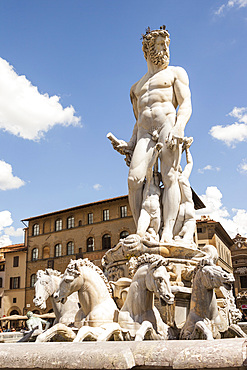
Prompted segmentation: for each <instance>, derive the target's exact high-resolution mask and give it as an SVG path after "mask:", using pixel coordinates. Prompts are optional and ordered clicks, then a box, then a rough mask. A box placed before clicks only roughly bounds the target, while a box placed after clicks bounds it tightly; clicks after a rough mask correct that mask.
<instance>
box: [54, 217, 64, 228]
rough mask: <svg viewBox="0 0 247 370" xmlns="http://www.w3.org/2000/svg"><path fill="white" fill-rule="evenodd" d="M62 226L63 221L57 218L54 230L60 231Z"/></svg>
mask: <svg viewBox="0 0 247 370" xmlns="http://www.w3.org/2000/svg"><path fill="white" fill-rule="evenodd" d="M62 228H63V221H62V220H61V218H60V219H59V220H56V223H55V230H56V231H60V230H62Z"/></svg>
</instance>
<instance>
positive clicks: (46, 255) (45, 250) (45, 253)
mask: <svg viewBox="0 0 247 370" xmlns="http://www.w3.org/2000/svg"><path fill="white" fill-rule="evenodd" d="M49 257H50V248H49V247H44V248H43V258H49Z"/></svg>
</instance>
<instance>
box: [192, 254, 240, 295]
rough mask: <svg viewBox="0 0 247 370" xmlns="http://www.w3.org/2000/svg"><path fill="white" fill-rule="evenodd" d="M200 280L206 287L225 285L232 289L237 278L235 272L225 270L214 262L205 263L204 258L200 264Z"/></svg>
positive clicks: (212, 287) (209, 288)
mask: <svg viewBox="0 0 247 370" xmlns="http://www.w3.org/2000/svg"><path fill="white" fill-rule="evenodd" d="M199 271H200V280H201V283H202V284H203V285H204V286H205V288H206V289H208V290H211V289H214V288H219V287H221V286H224V288H225V289H227V290H230V289H231V287H232V284H233V283H234V281H235V279H234V276H233V274H230V273H228V272H226V271H224V270H223V269H222V268H221V267H220V266H216V265H215V264H213V263H209V264H205V263H204V261H203V260H202V261H201V263H200V266H199Z"/></svg>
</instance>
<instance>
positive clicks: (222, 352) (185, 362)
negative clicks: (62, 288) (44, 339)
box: [0, 338, 247, 370]
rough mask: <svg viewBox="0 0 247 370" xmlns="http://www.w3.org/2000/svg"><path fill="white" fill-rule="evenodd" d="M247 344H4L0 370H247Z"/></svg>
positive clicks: (0, 346)
mask: <svg viewBox="0 0 247 370" xmlns="http://www.w3.org/2000/svg"><path fill="white" fill-rule="evenodd" d="M246 345H247V341H246V340H245V339H242V338H236V339H223V340H214V341H144V342H101V343H100V342H83V343H68V342H67V343H65V342H63V343H10V344H7V343H3V344H0V369H17V368H18V369H45V370H50V369H65V370H66V369H133V368H134V369H155V370H157V369H167V370H168V369H169V370H171V369H238V370H240V369H241V370H242V369H247V355H246Z"/></svg>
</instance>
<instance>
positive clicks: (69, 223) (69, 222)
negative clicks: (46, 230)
mask: <svg viewBox="0 0 247 370" xmlns="http://www.w3.org/2000/svg"><path fill="white" fill-rule="evenodd" d="M73 227H75V219H74V217H73V216H71V217H68V218H67V228H68V229H72V228H73Z"/></svg>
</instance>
